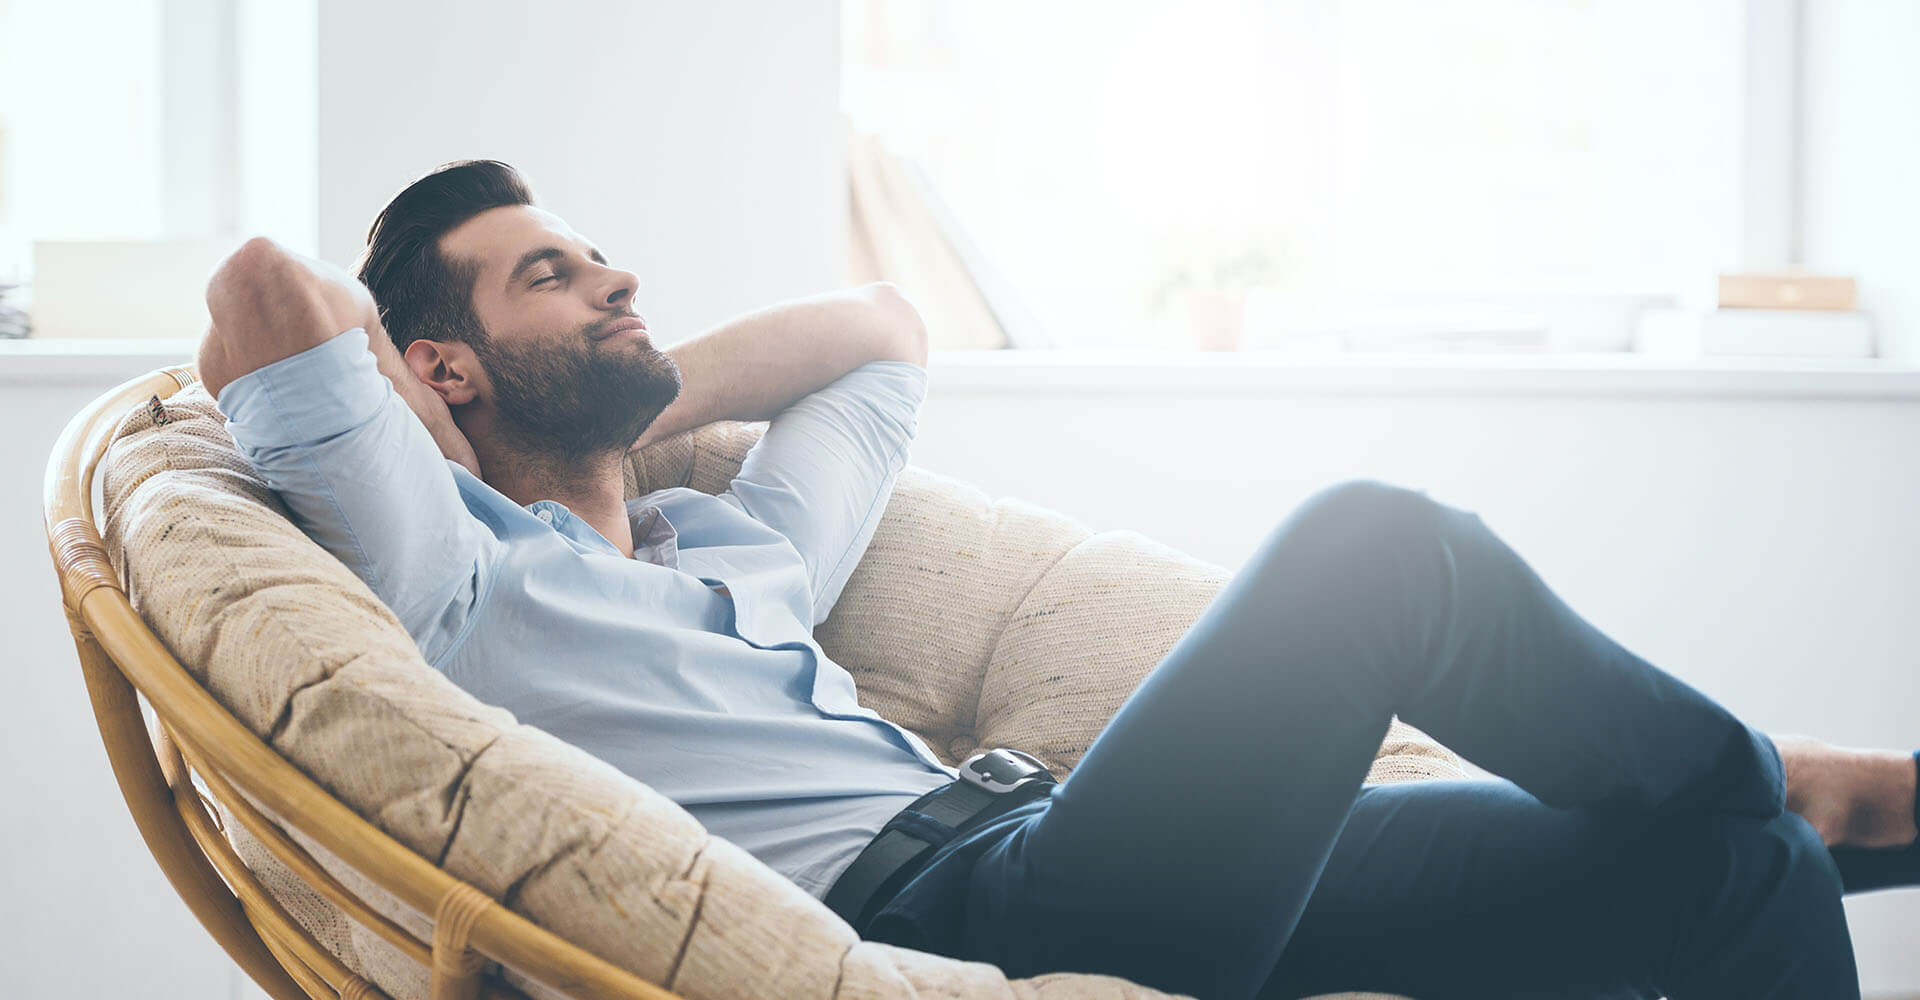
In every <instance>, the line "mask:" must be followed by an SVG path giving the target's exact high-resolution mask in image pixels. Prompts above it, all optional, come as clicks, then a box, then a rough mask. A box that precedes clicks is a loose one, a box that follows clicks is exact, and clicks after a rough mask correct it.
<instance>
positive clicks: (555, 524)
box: [526, 497, 680, 566]
mask: <svg viewBox="0 0 1920 1000" xmlns="http://www.w3.org/2000/svg"><path fill="white" fill-rule="evenodd" d="M526 510H527V512H528V513H530V514H532V515H533V516H534V517H537V518H539V519H540V520H542V521H544V522H546V523H547V524H548V525H550V526H551V527H552V528H553V530H554V531H557V532H559V533H560V535H561V537H563V538H567V539H571V540H572V541H575V542H578V543H579V544H581V545H585V546H588V547H589V548H594V549H598V550H599V551H602V552H605V553H608V554H609V555H616V556H617V555H619V554H620V550H619V549H618V548H615V547H614V544H613V543H612V542H610V541H607V538H606V536H605V535H602V534H601V533H600V532H598V531H596V530H594V528H593V526H592V525H590V524H588V523H587V522H585V521H583V520H581V519H580V518H579V517H578V516H577V515H575V514H574V512H573V511H571V510H568V509H567V505H566V504H563V503H560V502H558V501H555V500H535V501H534V502H532V503H530V504H527V505H526ZM627 523H628V525H629V526H630V527H631V528H632V529H633V558H635V559H637V560H639V561H641V562H650V563H654V564H656V565H659V566H678V565H679V562H680V559H679V555H680V550H679V543H678V539H679V533H678V532H676V531H675V530H674V528H673V523H672V522H671V521H668V520H667V515H666V514H664V513H662V512H661V510H660V508H659V507H656V506H654V505H652V504H646V503H642V502H641V500H640V498H638V497H636V498H634V499H632V500H629V501H627Z"/></svg>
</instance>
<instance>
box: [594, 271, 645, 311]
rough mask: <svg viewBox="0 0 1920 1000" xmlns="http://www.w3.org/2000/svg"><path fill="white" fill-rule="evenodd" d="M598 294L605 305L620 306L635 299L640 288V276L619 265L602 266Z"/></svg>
mask: <svg viewBox="0 0 1920 1000" xmlns="http://www.w3.org/2000/svg"><path fill="white" fill-rule="evenodd" d="M600 270H601V271H602V272H603V273H602V275H601V277H600V284H599V286H598V288H597V289H596V295H597V296H598V297H599V299H600V304H601V305H602V306H603V307H608V308H618V307H621V306H624V305H626V304H627V303H629V302H632V301H633V297H634V295H635V294H636V293H637V292H638V291H639V290H640V276H639V275H637V274H634V273H633V272H632V271H622V270H620V269H619V268H617V267H602V268H601V269H600Z"/></svg>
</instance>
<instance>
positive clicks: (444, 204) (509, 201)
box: [355, 160, 533, 351]
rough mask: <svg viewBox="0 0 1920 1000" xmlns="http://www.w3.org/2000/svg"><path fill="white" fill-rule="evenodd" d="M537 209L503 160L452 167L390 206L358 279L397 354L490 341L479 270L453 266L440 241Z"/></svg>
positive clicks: (378, 221)
mask: <svg viewBox="0 0 1920 1000" xmlns="http://www.w3.org/2000/svg"><path fill="white" fill-rule="evenodd" d="M531 204H533V192H532V191H531V190H530V189H529V188H528V187H527V181H526V178H523V177H521V176H520V172H519V171H517V170H515V169H513V168H512V167H510V166H508V165H507V164H504V163H501V162H500V161H499V160H461V161H459V162H456V163H448V164H445V165H443V166H441V167H439V168H437V169H435V170H434V171H433V172H432V173H430V174H428V175H426V176H425V177H422V178H420V179H419V180H417V181H414V182H413V183H412V184H409V185H407V189H406V190H404V191H402V192H400V193H399V194H397V195H395V196H394V198H393V200H392V201H390V202H387V207H386V208H383V209H381V210H380V215H379V216H378V217H376V218H375V219H374V220H373V228H371V229H369V230H367V249H366V252H365V253H363V254H361V256H360V263H359V265H358V267H357V268H356V269H355V276H356V277H358V278H359V279H360V281H361V282H362V283H364V284H365V285H366V286H367V290H368V291H369V292H372V293H373V301H374V303H375V304H376V305H378V306H379V308H380V322H381V323H382V324H383V325H384V326H386V328H387V336H388V337H390V338H392V339H393V342H394V345H395V346H397V347H399V348H400V349H401V350H402V351H404V350H406V349H407V345H408V344H411V343H413V342H414V341H416V340H458V341H469V342H471V341H472V340H473V339H475V338H478V337H481V336H483V333H482V330H481V327H480V320H479V317H477V316H475V315H474V312H473V282H474V279H475V278H476V277H477V276H478V271H479V265H478V264H477V263H476V262H474V261H450V260H448V259H447V258H446V256H445V255H444V254H442V253H441V252H440V238H441V237H442V236H445V235H446V234H447V233H449V232H451V231H453V230H454V229H456V228H458V227H459V226H460V224H461V223H463V222H466V221H467V220H468V219H471V218H473V217H474V216H476V215H479V214H480V213H481V212H484V211H486V210H487V209H490V208H499V207H501V206H503V205H531Z"/></svg>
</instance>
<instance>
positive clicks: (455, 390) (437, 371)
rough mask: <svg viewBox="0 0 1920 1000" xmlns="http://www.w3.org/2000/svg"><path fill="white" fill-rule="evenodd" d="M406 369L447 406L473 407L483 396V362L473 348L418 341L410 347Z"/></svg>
mask: <svg viewBox="0 0 1920 1000" xmlns="http://www.w3.org/2000/svg"><path fill="white" fill-rule="evenodd" d="M404 359H405V360H406V362H407V367H408V368H409V369H411V370H412V371H413V377H414V378H417V379H419V380H420V382H421V384H423V385H425V386H426V387H427V388H429V389H432V390H433V391H434V392H435V393H437V394H439V396H440V398H441V400H443V401H445V402H446V404H447V405H448V406H450V407H451V406H461V405H464V404H466V403H471V402H473V401H474V399H475V398H477V397H478V396H479V395H480V390H481V384H480V383H481V381H482V380H483V379H484V378H485V377H486V376H485V375H484V374H483V373H482V372H481V371H480V362H479V359H478V358H475V357H474V355H473V348H471V347H468V346H467V345H465V344H461V343H456V342H453V341H437V340H416V341H414V342H413V343H411V344H408V345H407V353H406V354H405V355H404Z"/></svg>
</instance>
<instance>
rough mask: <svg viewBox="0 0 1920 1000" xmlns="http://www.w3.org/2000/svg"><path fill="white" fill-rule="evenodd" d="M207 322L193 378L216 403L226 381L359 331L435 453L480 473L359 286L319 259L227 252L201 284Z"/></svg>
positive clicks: (272, 251) (259, 245)
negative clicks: (436, 447)
mask: <svg viewBox="0 0 1920 1000" xmlns="http://www.w3.org/2000/svg"><path fill="white" fill-rule="evenodd" d="M207 311H208V312H209V313H210V314H211V315H212V318H213V324H212V326H210V327H209V328H208V329H207V335H206V338H205V339H203V340H202V341H201V342H200V355H199V360H198V364H197V368H198V370H199V374H200V381H201V382H203V383H205V385H206V387H207V391H208V392H210V393H212V394H213V395H214V397H215V398H216V399H217V398H219V396H220V391H221V390H222V389H225V388H226V387H227V386H228V385H229V384H230V383H232V382H233V380H234V379H237V378H239V377H240V376H242V375H245V374H247V373H248V372H251V371H253V370H255V369H258V368H263V367H265V366H267V365H270V364H272V363H274V362H275V361H279V360H281V359H283V358H290V357H292V356H294V355H295V354H299V353H300V352H301V351H304V350H307V349H309V348H312V347H317V346H319V345H320V344H323V343H325V342H326V341H328V340H331V339H333V338H334V337H335V336H338V335H339V334H341V333H344V332H346V331H348V330H351V329H353V328H354V327H360V328H362V329H364V330H366V332H367V342H368V346H369V347H371V348H372V350H373V356H374V360H375V362H376V363H377V364H378V365H379V368H380V373H381V374H382V375H385V376H386V377H387V381H389V382H391V383H393V387H394V389H395V391H397V392H398V393H399V394H400V398H401V399H403V400H405V401H406V403H407V406H408V408H409V409H411V410H413V412H414V414H415V415H416V416H418V417H419V418H420V421H421V423H423V424H425V425H426V427H427V431H428V433H430V434H431V435H432V436H433V441H434V443H435V444H437V445H439V447H440V453H441V454H443V455H445V456H446V457H447V458H450V459H452V460H454V461H456V462H459V463H460V464H461V465H464V466H466V467H467V469H468V470H469V471H471V472H472V473H473V474H474V475H476V476H478V475H479V474H480V463H479V460H478V459H477V458H475V457H474V453H473V448H472V446H471V445H469V444H468V443H467V439H466V437H465V436H464V435H462V434H461V433H460V428H459V427H457V426H455V425H454V422H453V415H452V414H451V413H450V412H449V411H448V410H447V404H446V402H445V401H443V400H442V399H441V398H440V397H439V395H438V394H437V393H435V392H434V391H433V390H432V389H429V388H427V387H426V386H425V385H424V384H422V383H421V382H420V380H419V379H418V378H416V377H415V376H414V374H413V372H412V370H411V369H409V368H408V367H407V366H406V363H405V362H404V361H402V360H401V358H400V352H399V351H398V350H397V349H396V348H395V347H394V346H393V342H392V341H391V340H389V339H388V337H387V331H386V328H385V327H383V326H382V325H381V324H380V311H379V309H378V308H377V307H376V306H375V305H374V301H373V295H372V294H371V293H369V292H368V291H367V288H366V286H365V285H362V284H361V283H360V282H359V281H357V280H355V279H354V278H353V276H351V275H349V274H347V273H346V272H345V271H342V270H340V269H339V268H337V267H334V266H333V265H331V264H328V263H326V262H325V261H320V260H313V259H311V258H308V257H303V256H301V255H299V254H296V253H293V252H292V251H289V250H287V249H286V248H285V247H282V246H280V245H279V244H277V243H275V242H273V241H272V240H270V239H267V238H266V237H255V238H253V239H250V240H248V241H247V242H246V243H244V244H242V245H241V246H240V249H238V250H235V251H234V252H233V253H232V254H231V255H229V256H228V257H227V259H226V260H224V261H222V262H221V263H220V266H219V267H218V268H217V269H216V270H215V271H214V274H213V279H212V280H211V281H209V282H208V283H207Z"/></svg>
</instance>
